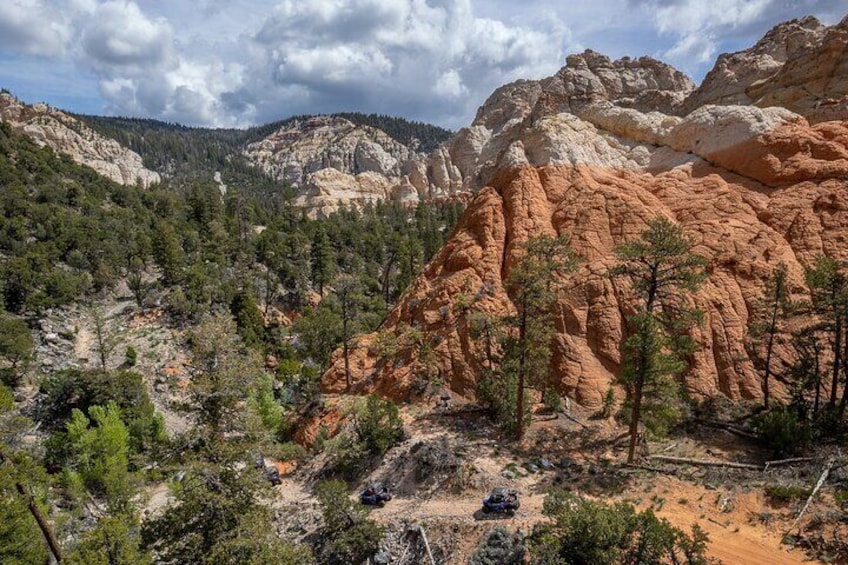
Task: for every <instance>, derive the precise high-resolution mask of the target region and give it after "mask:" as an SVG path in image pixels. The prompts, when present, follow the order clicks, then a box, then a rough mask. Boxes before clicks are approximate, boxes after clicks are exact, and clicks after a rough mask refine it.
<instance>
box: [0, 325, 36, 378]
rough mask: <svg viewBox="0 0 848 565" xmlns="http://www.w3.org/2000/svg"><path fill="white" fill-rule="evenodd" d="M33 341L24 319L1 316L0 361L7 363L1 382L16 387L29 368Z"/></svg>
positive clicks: (0, 373)
mask: <svg viewBox="0 0 848 565" xmlns="http://www.w3.org/2000/svg"><path fill="white" fill-rule="evenodd" d="M32 351H33V341H32V334H31V333H30V331H29V326H27V324H26V322H24V320H23V319H21V318H18V317H16V316H11V315H9V314H0V359H2V360H4V361H5V362H6V363H7V366H6V367H2V368H0V382H2V383H4V384H6V385H7V386H10V387H15V386H17V385H18V383H19V382H20V380H21V377H22V376H23V375H24V373H26V371H27V369H28V368H29V362H30V360H31V359H32Z"/></svg>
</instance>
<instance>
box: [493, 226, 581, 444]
mask: <svg viewBox="0 0 848 565" xmlns="http://www.w3.org/2000/svg"><path fill="white" fill-rule="evenodd" d="M523 251H524V255H523V256H522V257H521V258H520V259H519V260H518V261H517V262H516V263H515V265H513V266H512V268H511V269H510V272H509V276H508V277H507V280H506V285H505V286H506V290H507V293H508V294H509V296H510V298H511V299H512V303H513V304H514V305H515V309H516V314H515V316H514V317H511V319H510V320H509V323H510V325H511V326H512V329H513V331H512V332H511V334H510V335H509V337H508V338H507V339H506V342H505V344H504V358H503V362H502V369H503V370H504V371H505V372H506V373H511V374H512V375H513V377H512V378H511V379H507V380H514V381H515V386H516V387H517V391H516V392H517V394H516V421H515V427H514V430H515V435H516V437H518V438H521V437H522V436H523V435H524V429H525V425H526V416H525V396H524V393H525V388H526V387H527V386H528V384H530V377H531V375H544V377H543V379H544V381H545V382H546V381H547V374H548V365H549V361H550V341H551V338H552V336H553V332H554V324H553V317H554V311H553V307H554V304H555V303H556V298H557V290H558V288H557V287H558V285H559V283H560V281H561V277H562V276H563V275H564V274H566V273H569V272H572V271H574V270H575V269H576V267H577V256H576V255H575V254H574V252H573V251H572V249H571V246H570V244H569V240H568V238H567V237H564V236H558V237H551V236H540V237H537V238H534V239H531V240H529V241H528V242H527V243H526V245H525V246H524V250H523Z"/></svg>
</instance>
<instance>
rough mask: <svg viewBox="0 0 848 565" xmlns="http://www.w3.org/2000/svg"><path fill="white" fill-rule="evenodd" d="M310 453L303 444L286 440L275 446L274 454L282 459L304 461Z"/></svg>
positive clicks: (276, 457)
mask: <svg viewBox="0 0 848 565" xmlns="http://www.w3.org/2000/svg"><path fill="white" fill-rule="evenodd" d="M307 455H309V453H308V452H307V451H306V448H305V447H303V446H302V445H300V444H298V443H294V442H286V443H282V444H280V445H277V446H275V447H274V449H273V451H272V456H273V457H274V458H275V459H278V460H280V461H302V460H303V459H306V456H307Z"/></svg>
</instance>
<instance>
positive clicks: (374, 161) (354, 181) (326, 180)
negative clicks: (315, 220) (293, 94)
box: [245, 116, 461, 212]
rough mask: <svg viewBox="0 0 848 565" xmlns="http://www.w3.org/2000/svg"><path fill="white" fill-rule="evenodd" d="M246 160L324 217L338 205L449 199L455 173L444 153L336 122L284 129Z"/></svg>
mask: <svg viewBox="0 0 848 565" xmlns="http://www.w3.org/2000/svg"><path fill="white" fill-rule="evenodd" d="M245 155H246V156H247V158H248V159H250V160H251V161H252V162H253V163H254V164H255V165H256V166H258V167H260V168H261V169H263V170H264V171H265V172H267V173H268V174H270V175H271V176H272V177H274V178H276V179H278V180H280V181H284V182H286V183H288V184H290V185H291V186H293V187H295V188H296V189H298V197H297V199H296V203H297V204H298V205H299V206H303V207H305V208H310V209H313V210H320V211H322V212H329V211H331V210H333V209H335V208H336V207H337V206H338V204H340V203H362V202H365V201H376V200H378V199H379V200H395V201H400V202H407V203H415V202H417V201H418V200H419V199H430V198H438V197H444V196H449V195H451V194H453V193H455V192H456V191H457V190H459V189H460V188H461V183H460V180H459V172H458V171H457V170H456V168H455V167H450V166H449V165H447V164H446V163H445V161H446V159H445V155H444V153H443V151H441V150H436V151H435V152H434V153H433V154H431V155H429V156H427V155H424V154H421V153H417V152H416V150H415V148H414V147H410V146H407V145H404V144H402V143H400V142H399V141H396V140H395V139H393V138H392V137H390V136H389V135H388V134H386V133H385V132H384V131H382V130H380V129H377V128H374V127H370V126H366V125H357V124H354V123H353V122H351V121H349V120H347V119H345V118H343V117H339V116H314V117H311V118H305V119H302V120H295V121H294V122H290V123H286V124H285V125H284V126H283V127H281V128H280V129H279V130H277V131H276V132H274V133H273V134H271V135H270V136H268V137H266V138H265V139H262V140H260V141H257V142H255V143H251V144H249V145H248V146H247V148H246V150H245Z"/></svg>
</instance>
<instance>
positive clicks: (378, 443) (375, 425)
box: [354, 395, 403, 455]
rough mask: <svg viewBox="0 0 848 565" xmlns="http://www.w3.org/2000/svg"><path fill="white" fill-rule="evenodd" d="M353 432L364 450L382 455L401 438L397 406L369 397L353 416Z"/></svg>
mask: <svg viewBox="0 0 848 565" xmlns="http://www.w3.org/2000/svg"><path fill="white" fill-rule="evenodd" d="M354 431H355V432H356V435H357V437H358V439H359V441H360V442H361V443H363V444H364V446H365V449H366V450H367V451H368V452H369V453H371V454H373V455H382V454H384V453H385V452H386V451H388V450H389V449H391V448H392V447H393V446H394V445H395V444H397V443H398V442H399V441H400V440H401V439H402V438H403V422H402V421H401V419H400V415H399V414H398V407H397V405H396V404H395V403H394V402H392V401H391V400H389V399H386V400H382V399H380V398H379V397H378V396H375V395H371V396H369V397H368V399H367V400H366V401H365V406H364V407H363V408H361V409H359V410H357V412H356V414H355V423H354Z"/></svg>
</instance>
